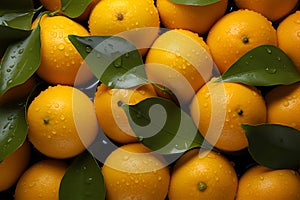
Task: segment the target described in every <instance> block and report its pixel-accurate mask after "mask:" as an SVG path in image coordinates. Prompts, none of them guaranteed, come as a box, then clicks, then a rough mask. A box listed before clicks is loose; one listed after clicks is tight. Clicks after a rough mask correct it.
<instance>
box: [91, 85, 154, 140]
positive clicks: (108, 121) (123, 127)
mask: <svg viewBox="0 0 300 200" xmlns="http://www.w3.org/2000/svg"><path fill="white" fill-rule="evenodd" d="M155 96H157V95H156V93H155V90H154V88H153V86H152V85H150V84H147V85H143V86H137V87H135V88H129V89H111V88H109V87H107V86H106V85H105V84H101V85H100V86H99V87H98V88H97V92H96V94H95V98H94V105H95V109H96V114H97V119H98V122H99V124H100V127H101V128H102V130H103V132H104V133H105V134H106V135H107V136H108V137H109V138H111V139H112V140H114V141H116V142H119V143H130V142H137V138H136V136H135V134H134V132H133V130H132V129H131V127H130V125H129V122H128V118H127V116H126V114H125V112H124V110H123V108H122V107H121V105H122V104H123V103H126V104H129V105H134V104H137V103H139V102H140V101H142V100H144V99H147V98H150V97H155Z"/></svg>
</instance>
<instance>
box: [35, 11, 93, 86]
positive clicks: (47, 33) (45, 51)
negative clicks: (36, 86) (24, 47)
mask: <svg viewBox="0 0 300 200" xmlns="http://www.w3.org/2000/svg"><path fill="white" fill-rule="evenodd" d="M37 22H38V19H36V20H35V21H34V22H33V25H32V27H35V26H36V24H37ZM40 27H41V29H40V39H41V63H40V66H39V68H38V69H37V75H39V77H41V78H42V79H43V80H45V81H47V82H48V83H50V84H64V85H74V84H75V81H76V84H81V83H85V82H87V81H88V80H90V79H91V78H92V77H93V75H92V73H91V71H90V70H89V68H88V67H87V65H86V64H83V63H84V62H83V59H82V57H81V55H80V54H79V53H78V51H77V50H76V48H75V47H74V46H73V44H72V43H71V42H70V40H69V39H68V35H72V34H73V35H78V36H88V35H89V33H88V31H87V30H86V29H85V28H84V27H83V26H82V25H80V24H79V23H76V22H75V21H73V20H71V19H69V18H67V17H65V16H53V17H50V16H48V15H43V16H42V19H41V22H40ZM79 70H83V71H82V73H81V74H85V76H80V80H78V79H76V78H77V74H78V72H79Z"/></svg>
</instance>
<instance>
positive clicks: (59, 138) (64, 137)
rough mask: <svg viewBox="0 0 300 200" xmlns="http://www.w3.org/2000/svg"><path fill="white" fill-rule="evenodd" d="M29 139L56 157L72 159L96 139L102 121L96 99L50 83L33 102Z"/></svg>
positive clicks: (44, 152)
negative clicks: (96, 106) (96, 107)
mask: <svg viewBox="0 0 300 200" xmlns="http://www.w3.org/2000/svg"><path fill="white" fill-rule="evenodd" d="M27 123H28V126H29V131H28V138H29V141H30V142H31V143H32V144H33V145H34V147H35V148H36V149H37V150H39V151H40V152H41V153H43V154H44V155H46V156H49V157H52V158H70V157H74V156H76V155H78V154H80V153H81V152H83V151H84V150H85V149H86V147H87V146H88V145H89V144H90V143H91V142H92V141H93V140H94V138H95V136H96V134H97V131H98V124H97V118H96V114H95V109H94V105H93V103H92V101H91V100H90V99H89V97H88V96H86V95H85V94H84V93H83V92H81V91H80V90H78V89H76V88H73V87H71V86H62V85H56V86H49V87H48V88H47V89H46V90H44V91H42V92H41V93H40V94H39V95H38V96H37V97H35V99H34V100H33V101H32V102H31V103H30V105H29V108H28V111H27Z"/></svg>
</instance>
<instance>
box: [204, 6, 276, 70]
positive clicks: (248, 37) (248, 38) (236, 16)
mask: <svg viewBox="0 0 300 200" xmlns="http://www.w3.org/2000/svg"><path fill="white" fill-rule="evenodd" d="M206 42H207V44H208V46H209V48H210V51H211V54H212V57H213V60H214V61H215V63H216V65H217V67H218V69H219V71H220V72H221V73H224V72H225V71H226V70H227V69H228V68H229V67H230V66H231V65H232V64H233V63H234V62H235V61H237V60H238V59H239V58H240V57H241V56H242V55H243V54H245V53H246V52H247V51H249V50H251V49H253V48H254V47H257V46H260V45H263V44H270V45H274V46H277V35H276V30H275V29H274V27H273V26H272V23H271V21H269V20H268V19H267V18H266V17H264V16H263V15H261V14H260V13H257V12H255V11H251V10H247V9H240V10H237V11H233V12H230V13H228V14H226V15H224V16H223V17H222V18H221V19H220V20H218V21H217V22H216V23H215V24H214V25H213V26H212V28H211V29H210V30H209V32H208V35H207V40H206Z"/></svg>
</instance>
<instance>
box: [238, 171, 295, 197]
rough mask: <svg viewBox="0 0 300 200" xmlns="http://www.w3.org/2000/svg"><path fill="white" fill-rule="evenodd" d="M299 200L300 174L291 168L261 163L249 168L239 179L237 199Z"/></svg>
mask: <svg viewBox="0 0 300 200" xmlns="http://www.w3.org/2000/svg"><path fill="white" fill-rule="evenodd" d="M253 199H265V200H283V199H286V200H287V199H288V200H299V199H300V176H299V173H298V172H297V171H294V170H291V169H279V170H273V169H269V168H266V167H264V166H261V165H257V166H254V167H252V168H250V169H248V170H247V171H246V172H245V173H244V174H243V175H242V176H241V178H240V180H239V187H238V191H237V198H236V200H253Z"/></svg>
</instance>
